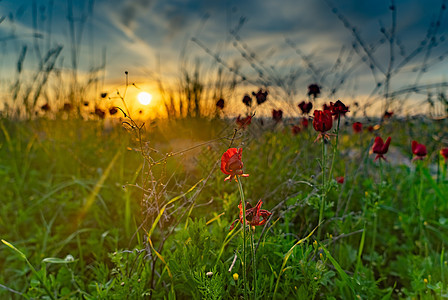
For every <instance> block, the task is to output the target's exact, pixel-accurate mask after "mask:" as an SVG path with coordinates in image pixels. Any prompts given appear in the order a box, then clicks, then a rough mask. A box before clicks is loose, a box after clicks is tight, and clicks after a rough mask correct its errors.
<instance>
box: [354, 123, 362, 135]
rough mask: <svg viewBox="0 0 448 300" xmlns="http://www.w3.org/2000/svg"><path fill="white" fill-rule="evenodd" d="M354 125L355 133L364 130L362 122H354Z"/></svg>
mask: <svg viewBox="0 0 448 300" xmlns="http://www.w3.org/2000/svg"><path fill="white" fill-rule="evenodd" d="M352 127H353V131H354V132H355V133H360V132H361V131H362V123H361V122H355V123H353V125H352Z"/></svg>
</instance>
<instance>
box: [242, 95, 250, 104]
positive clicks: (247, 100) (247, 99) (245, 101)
mask: <svg viewBox="0 0 448 300" xmlns="http://www.w3.org/2000/svg"><path fill="white" fill-rule="evenodd" d="M243 103H244V105H246V106H248V107H251V106H252V98H251V97H250V96H249V95H248V94H246V95H244V97H243Z"/></svg>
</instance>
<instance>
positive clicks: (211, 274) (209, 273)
mask: <svg viewBox="0 0 448 300" xmlns="http://www.w3.org/2000/svg"><path fill="white" fill-rule="evenodd" d="M205 275H207V276H208V277H211V276H213V272H207V273H205Z"/></svg>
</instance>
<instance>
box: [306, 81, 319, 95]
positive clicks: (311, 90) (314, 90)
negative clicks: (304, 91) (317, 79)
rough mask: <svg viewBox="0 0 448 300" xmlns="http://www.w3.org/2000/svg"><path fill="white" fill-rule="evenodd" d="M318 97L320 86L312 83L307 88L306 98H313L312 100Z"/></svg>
mask: <svg viewBox="0 0 448 300" xmlns="http://www.w3.org/2000/svg"><path fill="white" fill-rule="evenodd" d="M319 95H320V86H318V85H317V84H315V83H313V84H310V85H309V86H308V96H313V97H314V98H317V97H319Z"/></svg>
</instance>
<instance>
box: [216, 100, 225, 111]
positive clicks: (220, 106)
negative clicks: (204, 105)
mask: <svg viewBox="0 0 448 300" xmlns="http://www.w3.org/2000/svg"><path fill="white" fill-rule="evenodd" d="M216 107H218V108H219V109H224V99H222V98H221V99H219V100H218V102H216Z"/></svg>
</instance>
